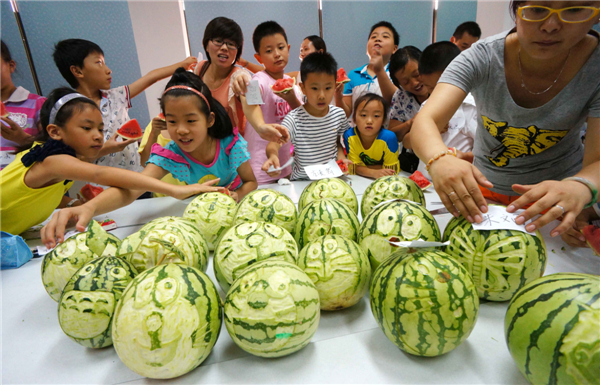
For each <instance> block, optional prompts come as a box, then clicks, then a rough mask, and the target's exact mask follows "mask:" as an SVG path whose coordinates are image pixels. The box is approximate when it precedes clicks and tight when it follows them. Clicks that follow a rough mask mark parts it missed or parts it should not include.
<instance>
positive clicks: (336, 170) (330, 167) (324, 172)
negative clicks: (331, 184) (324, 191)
mask: <svg viewBox="0 0 600 385" xmlns="http://www.w3.org/2000/svg"><path fill="white" fill-rule="evenodd" d="M304 171H305V172H306V175H308V178H309V179H311V180H319V179H325V178H336V177H338V176H342V175H344V173H343V172H342V170H341V169H340V166H338V164H337V162H336V161H335V160H333V159H332V160H330V161H329V162H327V163H326V164H318V165H314V166H306V167H304Z"/></svg>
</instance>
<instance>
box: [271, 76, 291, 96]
mask: <svg viewBox="0 0 600 385" xmlns="http://www.w3.org/2000/svg"><path fill="white" fill-rule="evenodd" d="M295 84H296V79H295V78H287V79H279V80H277V81H276V82H275V84H273V85H272V86H271V89H272V90H273V92H274V93H276V94H283V93H286V92H289V91H291V90H292V89H293V88H294V85H295Z"/></svg>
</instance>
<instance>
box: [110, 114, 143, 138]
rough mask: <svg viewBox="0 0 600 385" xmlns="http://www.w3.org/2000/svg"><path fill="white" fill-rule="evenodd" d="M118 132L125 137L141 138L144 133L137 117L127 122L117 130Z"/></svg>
mask: <svg viewBox="0 0 600 385" xmlns="http://www.w3.org/2000/svg"><path fill="white" fill-rule="evenodd" d="M117 134H119V135H121V136H122V137H123V138H125V139H139V138H141V137H142V136H143V135H144V133H143V132H142V128H141V127H140V124H139V123H138V121H137V120H136V119H131V120H130V121H128V122H125V124H123V125H122V126H121V128H119V129H118V130H117Z"/></svg>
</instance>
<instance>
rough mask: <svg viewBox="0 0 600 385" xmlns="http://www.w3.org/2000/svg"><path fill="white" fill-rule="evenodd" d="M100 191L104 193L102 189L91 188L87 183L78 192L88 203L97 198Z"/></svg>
mask: <svg viewBox="0 0 600 385" xmlns="http://www.w3.org/2000/svg"><path fill="white" fill-rule="evenodd" d="M102 191H104V189H103V188H102V187H98V186H92V185H91V184H89V183H88V184H86V185H85V186H83V187H82V188H81V190H80V191H79V192H80V193H81V196H83V197H84V198H85V200H88V201H89V200H92V199H94V198H95V197H97V196H98V195H99V194H100V193H101V192H102Z"/></svg>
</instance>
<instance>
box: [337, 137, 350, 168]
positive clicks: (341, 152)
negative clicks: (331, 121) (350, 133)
mask: <svg viewBox="0 0 600 385" xmlns="http://www.w3.org/2000/svg"><path fill="white" fill-rule="evenodd" d="M342 140H343V137H340V136H338V138H337V160H338V161H340V160H341V161H342V162H344V163H345V164H346V167H347V168H348V170H347V171H346V172H344V174H346V175H347V174H349V173H350V171H349V170H350V167H348V165H350V164H353V163H352V161H351V160H350V159H348V158H347V157H346V153H345V152H344V147H343V146H342Z"/></svg>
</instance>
